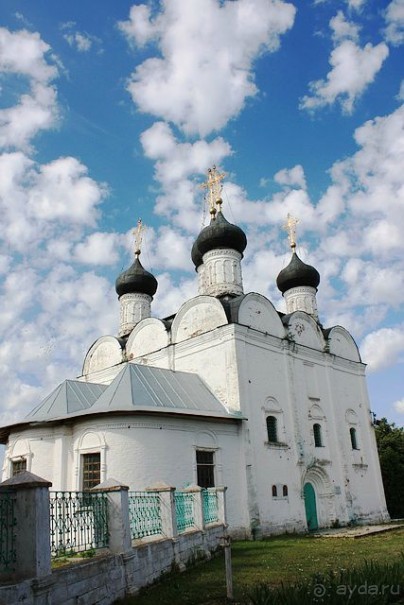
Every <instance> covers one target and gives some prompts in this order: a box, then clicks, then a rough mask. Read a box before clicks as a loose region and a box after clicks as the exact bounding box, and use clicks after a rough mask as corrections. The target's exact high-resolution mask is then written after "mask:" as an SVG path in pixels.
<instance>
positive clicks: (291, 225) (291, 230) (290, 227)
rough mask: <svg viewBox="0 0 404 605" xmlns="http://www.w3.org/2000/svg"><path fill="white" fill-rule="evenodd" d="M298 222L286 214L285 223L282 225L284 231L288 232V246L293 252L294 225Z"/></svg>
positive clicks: (294, 242)
mask: <svg viewBox="0 0 404 605" xmlns="http://www.w3.org/2000/svg"><path fill="white" fill-rule="evenodd" d="M298 222H299V219H298V218H295V217H294V216H292V215H291V214H290V213H289V212H288V216H287V219H286V223H285V224H284V225H283V226H284V228H285V230H286V231H287V232H288V240H289V244H290V247H291V248H293V250H294V249H295V248H296V225H297V223H298Z"/></svg>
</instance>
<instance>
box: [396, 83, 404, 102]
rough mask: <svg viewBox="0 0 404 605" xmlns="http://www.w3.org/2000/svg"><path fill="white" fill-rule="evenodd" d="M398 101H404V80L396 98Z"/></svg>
mask: <svg viewBox="0 0 404 605" xmlns="http://www.w3.org/2000/svg"><path fill="white" fill-rule="evenodd" d="M396 99H397V101H404V80H401V84H400V89H399V91H398V94H397V96H396Z"/></svg>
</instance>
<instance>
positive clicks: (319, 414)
mask: <svg viewBox="0 0 404 605" xmlns="http://www.w3.org/2000/svg"><path fill="white" fill-rule="evenodd" d="M309 418H310V419H311V420H324V419H325V414H324V412H323V409H322V407H321V406H320V405H319V404H318V403H313V405H312V406H311V407H310V409H309Z"/></svg>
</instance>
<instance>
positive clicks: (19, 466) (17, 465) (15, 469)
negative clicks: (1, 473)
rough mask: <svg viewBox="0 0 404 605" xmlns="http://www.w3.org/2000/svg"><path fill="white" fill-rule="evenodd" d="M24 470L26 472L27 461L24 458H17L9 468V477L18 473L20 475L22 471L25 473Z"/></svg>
mask: <svg viewBox="0 0 404 605" xmlns="http://www.w3.org/2000/svg"><path fill="white" fill-rule="evenodd" d="M26 470H27V459H26V458H19V459H18V460H13V461H12V466H11V476H12V477H15V476H16V475H18V474H19V473H22V472H23V471H26Z"/></svg>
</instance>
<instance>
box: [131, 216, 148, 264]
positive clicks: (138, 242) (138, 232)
mask: <svg viewBox="0 0 404 605" xmlns="http://www.w3.org/2000/svg"><path fill="white" fill-rule="evenodd" d="M145 229H146V227H145V226H144V225H143V223H142V219H141V218H140V219H139V220H138V222H137V227H136V229H133V231H132V233H133V235H134V236H135V256H139V254H140V252H141V250H142V240H143V233H144V231H145Z"/></svg>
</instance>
